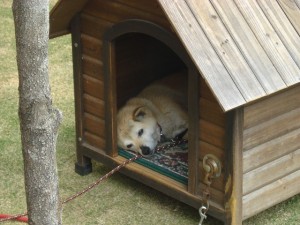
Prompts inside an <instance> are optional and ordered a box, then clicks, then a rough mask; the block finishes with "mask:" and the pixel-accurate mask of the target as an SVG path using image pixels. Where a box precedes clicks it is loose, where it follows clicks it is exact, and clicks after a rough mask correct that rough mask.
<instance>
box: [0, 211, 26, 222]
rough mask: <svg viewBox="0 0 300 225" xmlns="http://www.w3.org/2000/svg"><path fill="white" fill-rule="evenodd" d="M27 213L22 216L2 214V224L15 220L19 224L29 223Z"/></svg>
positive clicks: (0, 219) (0, 217) (0, 218)
mask: <svg viewBox="0 0 300 225" xmlns="http://www.w3.org/2000/svg"><path fill="white" fill-rule="evenodd" d="M26 215H27V213H24V214H20V215H15V216H11V215H7V214H0V223H1V222H4V221H8V220H14V221H18V222H23V223H28V217H27V216H26Z"/></svg>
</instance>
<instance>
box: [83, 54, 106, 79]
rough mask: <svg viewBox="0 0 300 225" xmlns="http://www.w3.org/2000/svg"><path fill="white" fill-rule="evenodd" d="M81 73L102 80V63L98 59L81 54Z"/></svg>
mask: <svg viewBox="0 0 300 225" xmlns="http://www.w3.org/2000/svg"><path fill="white" fill-rule="evenodd" d="M82 57H83V58H82V73H84V74H86V75H89V76H92V77H94V78H97V79H99V80H102V81H103V79H104V78H103V63H102V61H100V60H99V59H95V58H92V57H89V56H87V55H83V56H82Z"/></svg>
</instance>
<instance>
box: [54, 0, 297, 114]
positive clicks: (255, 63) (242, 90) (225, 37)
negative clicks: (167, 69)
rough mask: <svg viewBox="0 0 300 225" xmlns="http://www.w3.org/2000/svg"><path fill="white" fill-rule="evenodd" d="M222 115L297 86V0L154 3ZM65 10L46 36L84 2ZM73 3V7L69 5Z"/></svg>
mask: <svg viewBox="0 0 300 225" xmlns="http://www.w3.org/2000/svg"><path fill="white" fill-rule="evenodd" d="M157 1H158V2H159V4H160V5H161V7H162V9H163V10H164V12H165V14H166V16H167V17H168V18H169V20H170V23H171V24H172V25H173V27H174V30H175V31H176V32H177V35H178V36H179V38H180V39H181V41H182V43H183V45H184V46H185V48H186V50H187V52H188V53H189V55H190V57H191V59H192V60H193V61H194V63H195V65H196V66H197V68H198V70H199V72H200V74H201V75H202V76H203V78H204V79H205V80H206V82H207V84H208V85H209V87H210V88H211V90H212V92H213V93H214V94H215V96H216V98H217V99H218V101H219V103H220V105H221V106H222V107H223V109H224V111H228V110H231V109H233V108H236V107H238V106H241V105H244V104H246V103H249V102H251V101H254V100H256V99H259V98H261V97H264V96H268V95H270V94H273V93H275V92H277V91H280V90H283V89H285V88H288V87H290V86H293V85H295V84H298V83H300V2H299V0H277V1H275V0H256V1H254V0H248V1H247V0H222V1H217V0H201V1H199V0H172V1H170V0H157ZM78 2H79V3H78V4H76V5H74V1H72V0H61V1H60V2H59V4H61V5H64V7H56V8H54V9H53V10H52V14H51V22H53V20H56V18H57V17H56V16H55V15H59V14H61V13H59V11H58V9H59V10H62V9H63V8H65V13H64V15H65V16H64V17H63V18H61V20H62V21H61V22H60V26H55V30H52V31H50V33H51V34H52V36H58V35H61V34H65V33H67V32H68V24H69V22H70V20H71V19H72V17H73V16H74V15H75V13H76V12H78V11H80V10H81V8H82V7H84V5H85V3H86V2H88V0H80V1H78ZM72 3H73V4H72Z"/></svg>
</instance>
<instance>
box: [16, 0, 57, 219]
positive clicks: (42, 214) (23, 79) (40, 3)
mask: <svg viewBox="0 0 300 225" xmlns="http://www.w3.org/2000/svg"><path fill="white" fill-rule="evenodd" d="M13 14H14V22H15V34H16V46H17V63H18V72H19V118H20V129H21V140H22V152H23V159H24V175H25V189H26V200H27V209H28V217H29V224H31V225H41V224H42V225H48V224H49V225H50V224H51V225H56V224H61V206H60V201H59V191H58V175H57V166H56V157H55V155H56V140H57V133H58V127H59V125H60V123H61V119H62V114H61V113H60V111H59V110H57V109H54V108H53V107H52V99H51V92H50V85H49V78H48V41H49V0H14V1H13Z"/></svg>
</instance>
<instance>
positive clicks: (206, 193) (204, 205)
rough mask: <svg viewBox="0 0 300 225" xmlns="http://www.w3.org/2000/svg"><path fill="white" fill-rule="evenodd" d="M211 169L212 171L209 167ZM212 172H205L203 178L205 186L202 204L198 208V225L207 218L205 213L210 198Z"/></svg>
mask: <svg viewBox="0 0 300 225" xmlns="http://www.w3.org/2000/svg"><path fill="white" fill-rule="evenodd" d="M211 171H213V170H212V169H211ZM212 178H213V172H209V173H206V175H205V178H204V184H205V187H204V188H203V191H202V206H201V207H200V208H199V214H200V222H199V225H202V223H203V221H204V220H205V219H206V218H207V216H206V213H207V212H208V210H209V206H210V204H209V200H210V187H211V184H212Z"/></svg>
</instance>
